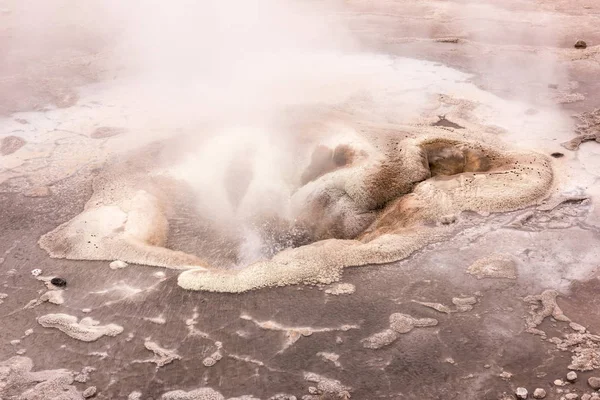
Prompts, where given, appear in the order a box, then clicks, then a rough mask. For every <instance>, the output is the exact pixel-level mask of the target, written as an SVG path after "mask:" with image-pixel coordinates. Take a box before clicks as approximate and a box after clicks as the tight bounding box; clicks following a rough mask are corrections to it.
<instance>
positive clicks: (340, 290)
mask: <svg viewBox="0 0 600 400" xmlns="http://www.w3.org/2000/svg"><path fill="white" fill-rule="evenodd" d="M355 290H356V287H355V286H354V285H353V284H351V283H336V284H334V285H331V287H330V288H328V289H325V293H327V294H332V295H334V296H339V295H341V294H352V293H354V291H355Z"/></svg>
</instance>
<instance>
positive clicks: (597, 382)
mask: <svg viewBox="0 0 600 400" xmlns="http://www.w3.org/2000/svg"><path fill="white" fill-rule="evenodd" d="M588 385H590V387H591V388H592V389H594V390H598V389H600V378H598V377H596V376H590V377H589V378H588Z"/></svg>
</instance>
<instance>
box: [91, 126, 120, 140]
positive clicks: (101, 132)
mask: <svg viewBox="0 0 600 400" xmlns="http://www.w3.org/2000/svg"><path fill="white" fill-rule="evenodd" d="M124 132H125V129H124V128H115V127H111V126H101V127H99V128H96V129H95V130H94V132H92V134H91V135H90V137H91V138H92V139H105V138H109V137H112V136H117V135H120V134H122V133H124Z"/></svg>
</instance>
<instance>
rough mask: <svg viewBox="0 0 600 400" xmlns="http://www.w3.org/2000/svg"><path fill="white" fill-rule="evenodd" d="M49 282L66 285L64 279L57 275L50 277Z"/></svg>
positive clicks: (55, 284) (61, 285)
mask: <svg viewBox="0 0 600 400" xmlns="http://www.w3.org/2000/svg"><path fill="white" fill-rule="evenodd" d="M50 283H51V284H53V285H54V286H56V287H65V286H67V281H66V280H64V279H63V278H59V277H56V278H52V279H50Z"/></svg>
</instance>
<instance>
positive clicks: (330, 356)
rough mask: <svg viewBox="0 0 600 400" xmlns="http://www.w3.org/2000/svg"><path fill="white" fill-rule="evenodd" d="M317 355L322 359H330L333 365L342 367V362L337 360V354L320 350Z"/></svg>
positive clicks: (338, 356)
mask: <svg viewBox="0 0 600 400" xmlns="http://www.w3.org/2000/svg"><path fill="white" fill-rule="evenodd" d="M317 355H318V356H319V357H321V358H322V359H323V360H326V361H331V362H332V363H333V365H335V366H336V367H338V368H341V367H342V364H341V363H340V362H339V361H338V360H339V359H340V355H339V354H335V353H329V352H327V351H320V352H318V353H317Z"/></svg>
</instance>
